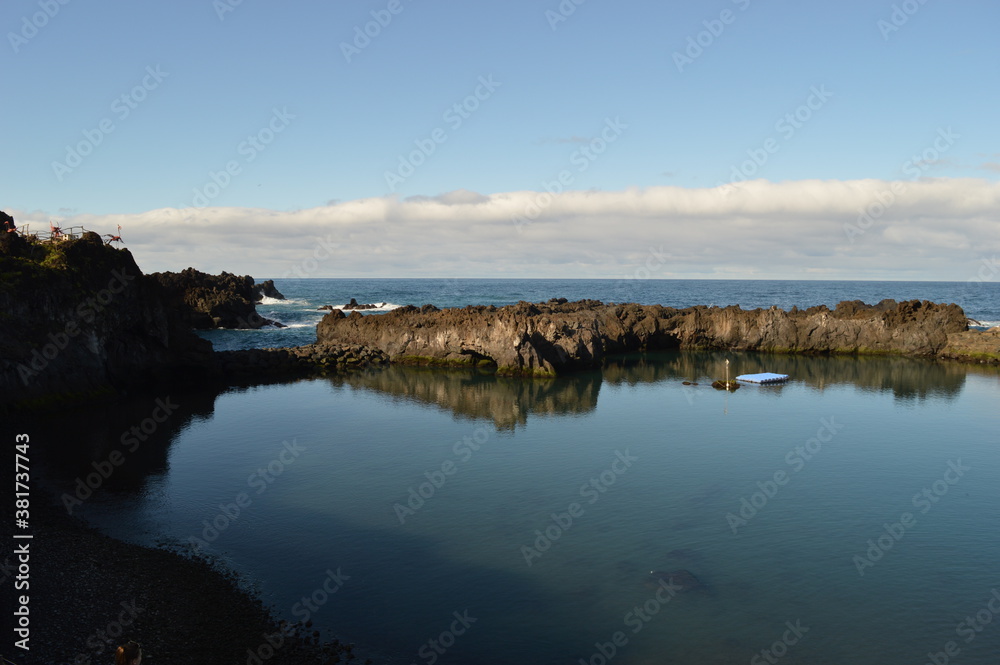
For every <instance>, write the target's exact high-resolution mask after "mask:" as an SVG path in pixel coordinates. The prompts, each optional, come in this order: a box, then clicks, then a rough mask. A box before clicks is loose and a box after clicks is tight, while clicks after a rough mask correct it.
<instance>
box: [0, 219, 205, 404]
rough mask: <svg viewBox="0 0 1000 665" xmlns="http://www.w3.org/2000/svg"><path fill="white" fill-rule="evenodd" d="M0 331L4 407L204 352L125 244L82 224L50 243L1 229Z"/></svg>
mask: <svg viewBox="0 0 1000 665" xmlns="http://www.w3.org/2000/svg"><path fill="white" fill-rule="evenodd" d="M0 338H2V339H3V341H4V343H3V347H2V349H0V390H2V391H3V394H4V399H5V405H6V406H11V405H16V404H18V403H28V402H32V401H37V400H39V399H49V398H53V397H54V396H56V395H62V396H63V398H64V399H71V400H74V401H75V400H78V399H86V398H88V397H91V396H94V395H96V394H100V393H107V392H109V391H113V390H116V389H119V388H122V387H126V386H130V385H134V384H137V383H141V382H144V381H148V380H156V379H157V377H162V375H163V374H164V373H165V372H170V371H174V370H181V371H185V370H186V369H187V368H192V367H199V366H202V365H204V363H205V362H206V361H207V360H208V359H209V358H210V356H211V350H212V345H211V344H210V343H209V342H207V341H205V340H203V339H201V338H199V337H197V336H196V335H195V334H193V333H192V332H190V330H188V329H187V328H185V327H183V326H182V325H179V323H178V321H177V320H176V319H174V318H173V317H171V316H170V312H169V310H168V308H167V307H166V306H165V305H164V300H163V295H162V292H161V289H160V286H159V284H157V283H156V282H155V281H153V280H150V279H148V278H147V277H146V276H145V275H143V274H142V272H141V271H140V270H139V267H138V266H137V265H136V263H135V260H134V259H133V257H132V254H131V253H130V252H129V251H128V250H127V249H116V248H113V247H108V246H105V244H104V243H103V241H102V240H101V238H100V236H98V235H97V234H96V233H89V232H88V233H85V234H83V236H82V237H81V238H80V239H78V240H67V241H63V242H59V243H51V244H40V243H30V242H28V241H26V240H25V239H24V238H22V237H20V236H19V235H17V234H14V233H4V234H2V236H0Z"/></svg>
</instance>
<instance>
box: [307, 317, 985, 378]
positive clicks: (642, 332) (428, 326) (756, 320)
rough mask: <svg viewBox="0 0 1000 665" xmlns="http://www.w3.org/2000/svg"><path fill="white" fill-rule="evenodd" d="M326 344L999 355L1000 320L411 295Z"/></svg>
mask: <svg viewBox="0 0 1000 665" xmlns="http://www.w3.org/2000/svg"><path fill="white" fill-rule="evenodd" d="M316 334H317V341H318V343H319V344H356V345H363V346H368V347H371V348H375V349H378V350H380V351H382V352H383V353H384V354H385V355H386V356H388V358H389V362H391V363H398V364H413V365H430V366H450V367H488V368H491V369H492V370H494V371H496V372H497V373H498V374H502V375H510V376H536V377H551V376H556V375H558V374H561V373H563V372H566V371H572V370H576V369H586V368H594V367H598V366H600V365H601V363H602V362H603V361H604V359H605V358H606V357H607V356H609V355H611V354H620V353H630V352H637V351H657V350H668V349H678V350H685V349H702V350H727V351H763V352H770V353H804V354H856V355H866V354H897V355H906V356H917V357H928V358H955V359H961V360H970V361H974V362H991V363H995V362H1000V337H998V336H997V334H996V331H995V330H994V331H987V332H978V331H970V330H969V327H968V319H967V318H966V316H965V312H964V311H963V310H962V308H961V307H959V306H958V305H954V304H950V305H945V304H937V303H932V302H928V301H919V300H911V301H906V302H896V301H895V300H884V301H882V302H880V303H878V304H876V305H867V304H865V303H862V302H859V301H850V302H846V301H845V302H841V303H840V304H838V305H837V307H836V308H835V309H832V310H831V309H830V308H828V307H826V306H818V307H811V308H809V309H806V310H799V309H798V308H795V307H793V308H792V309H791V310H789V311H785V310H781V309H778V308H777V307H771V308H770V309H755V310H744V309H741V308H740V307H738V306H730V307H704V306H698V307H689V308H686V309H676V308H672V307H662V306H660V305H637V304H614V303H611V304H605V303H603V302H600V301H596V300H582V301H578V302H567V301H566V299H564V298H561V299H553V300H550V301H548V302H545V303H528V302H520V303H517V304H516V305H508V306H505V307H495V306H468V307H463V308H453V309H444V310H442V309H438V308H437V307H434V306H433V305H425V306H423V307H421V308H417V307H413V306H407V307H401V308H399V309H396V310H394V311H391V312H388V313H386V314H381V315H378V316H363V315H361V314H359V313H357V312H352V313H351V314H350V316H347V315H345V314H344V313H343V312H340V311H334V312H331V313H330V314H327V315H326V316H324V317H323V320H322V321H320V323H319V325H318V326H317V330H316Z"/></svg>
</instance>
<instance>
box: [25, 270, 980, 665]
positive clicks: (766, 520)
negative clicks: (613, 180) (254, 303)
mask: <svg viewBox="0 0 1000 665" xmlns="http://www.w3.org/2000/svg"><path fill="white" fill-rule="evenodd" d="M319 281H322V282H325V280H319ZM559 284H561V285H562V287H561V288H559V289H553V290H551V291H546V290H545V289H544V287H545V286H546V284H541V285H539V284H538V283H535V284H534V286H531V287H530V288H529V286H530V283H525V284H518V285H514V284H510V283H504V284H498V283H492V284H487V285H485V286H482V285H477V286H472V285H465V286H464V287H463V288H467V289H468V293H469V294H470V295H467V296H464V298H467V299H469V300H470V301H474V298H476V297H483V299H484V300H486V297H485V293H486V291H485V290H486V289H487V288H488V289H489V290H490V293H492V294H493V295H492V296H490V298H492V300H490V302H496V303H497V304H502V302H505V301H509V300H510V299H512V298H513V299H515V300H516V299H521V298H522V297H523V298H524V299H526V300H538V299H545V298H547V297H549V296H561V297H569V298H577V297H585V296H597V297H601V296H603V298H604V299H606V300H613V299H614V298H612V297H610V295H608V294H606V293H605V294H602V293H586V292H584V291H585V289H583V288H582V285H581V283H579V282H559ZM857 284H858V285H859V286H857V287H856V290H854V291H852V290H850V289H849V288H848V289H844V292H843V296H841V295H836V296H834V297H833V298H828V295H833V291H832V290H831V291H829V293H827V291H825V289H827V288H828V285H825V284H824V286H823V287H822V288H818V287H813V290H810V287H809V285H808V284H805V283H795V284H787V283H786V284H785V285H784V286H781V287H780V289H779V290H778V291H775V292H774V294H773V295H771V296H758V297H756V299H755V298H754V297H753V296H752V289H750V288H749V287H746V286H745V285H744V286H742V287H741V286H739V285H737V284H736V283H733V284H731V285H728V286H726V287H723V288H719V289H718V290H715V291H712V290H711V288H710V287H711V285H705V286H704V287H698V288H705V289H707V290H706V291H704V292H701V293H700V295H704V296H707V297H705V298H704V301H707V302H715V303H716V304H720V305H722V304H730V303H729V300H730V299H731V298H732V297H734V296H733V294H734V293H736V294H738V296H739V298H740V300H741V302H740V303H739V304H742V305H745V306H753V305H758V304H759V305H762V306H763V305H765V304H766V303H768V302H769V301H773V300H777V302H776V304H779V305H785V304H787V305H789V306H790V305H792V304H798V305H800V306H805V305H810V304H818V303H827V304H833V303H834V302H836V300H839V299H843V298H851V297H853V296H855V295H857V296H858V297H859V298H861V299H868V300H874V299H881V297H895V298H897V299H900V300H901V299H904V298H907V297H911V296H910V293H911V292H909V291H907V288H909V287H900V288H899V289H897V290H896V291H892V290H891V289H889V288H888V287H885V289H884V290H883V287H873V286H871V285H867V286H866V283H857ZM307 286H308V288H311V289H315V290H316V291H315V292H314V293H313V295H307V291H308V289H307V288H306V287H301V288H299V287H298V285H293V284H291V283H289V284H284V283H279V284H278V288H279V289H281V290H283V291H286V295H288V296H289V297H290V298H292V299H299V300H302V301H307V302H309V303H310V304H315V303H316V302H319V301H321V300H323V299H327V300H330V302H329V303H328V304H337V303H338V302H339V303H341V304H342V303H343V302H345V301H346V300H349V299H350V298H351V297H355V298H357V299H358V301H359V302H389V303H391V304H404V303H407V302H414V303H421V301H427V302H435V303H436V304H437V303H441V304H449V301H445V300H443V299H440V298H439V299H434V298H428V297H427V296H428V295H429V294H428V293H427V292H426V291H424V292H420V293H417V294H416V296H414V297H410V298H408V297H405V293H404V291H405V288H411V287H405V288H404V285H402V284H397V285H396V287H394V288H395V289H396V290H393V289H392V288H389V287H387V286H385V285H384V284H382V285H371V284H369V285H367V286H366V287H365V288H367V289H369V290H367V291H366V290H364V289H363V288H362V286H363V283H361V282H358V283H355V284H352V285H351V288H340V289H338V290H336V291H333V290H330V289H329V283H327V284H319V283H316V284H309V285H307ZM341 286H343V285H341ZM576 286H580V288H579V290H578V291H574V290H573V288H571V287H576ZM689 286H690V285H689ZM776 288H778V287H776ZM914 288H915V287H914ZM935 288H937V287H933V286H931V287H928V289H926V290H925V291H924V292H922V293H920V294H917V293H915V292H914V293H913V295H912V297H927V298H929V299H938V300H942V299H944V300H948V301H959V300H960V299H961V298H962V297H963V296H962V293H960V292H958V291H953V292H952V295H951V296H950V297H949V296H947V295H946V294H947V288H946V287H940V288H941V289H942V290H941V291H940V292H935V291H934V289H935ZM960 288H964V287H960ZM477 289H478V290H477ZM532 289H534V290H532ZM727 289H730V290H727ZM740 289H742V290H740ZM795 289H802V291H801V294H800V295H799V298H801V299H799V300H793V299H791V298H793V296H794V294H796V293H799V292H798V291H795ZM865 289H867V290H865ZM598 290H599V289H598ZM901 291H903V293H901ZM928 291H930V292H928ZM543 292H544V293H543ZM672 292H673V293H675V294H676V293H677V291H676V289H673V290H672ZM320 293H322V294H323V295H319V294H320ZM414 293H416V292H414ZM936 293H940V294H941V295H943V296H944V297H936V296H935V294H936ZM474 294H478V295H474ZM782 294H784V296H782ZM789 294H793V295H789ZM864 294H869V295H870V297H868V298H865V297H863V296H864ZM695 295H698V293H696V294H695ZM695 295H691V293H685V294H682V295H675V296H673V297H674V298H675V300H674V301H673V303H674V304H676V305H677V306H681V305H685V304H694V303H693V302H691V301H689V300H686V299H687V298H694V297H695ZM785 296H787V298H789V299H780V298H782V297H785ZM664 299H666V298H664ZM450 302H452V303H454V304H460V303H462V302H465V300H463V299H462V298H459V297H458V296H456V297H455V300H453V301H450ZM970 302H979V301H973V300H971V299H970V298H969V297H966V299H965V300H964V303H965V306H966V307H967V311H968V313H969V315H970V316H976V315H978V317H979V318H980V320H982V319H983V318H987V319H988V318H989V316H993V317H994V320H995V319H996V318H997V317H996V314H995V310H991V309H990V306H991V305H990V304H989V302H987V301H985V300H984V301H983V302H982V303H981V304H977V305H974V307H969V303H970ZM992 302H995V300H994V301H992ZM320 304H326V303H322V302H320ZM668 304H670V303H669V302H668ZM286 306H287V305H286ZM278 307H280V305H275V309H276V311H277V308H278ZM234 334H238V333H234ZM248 335H249V334H248ZM727 359H728V360H729V361H730V371H731V372H732V373H733V374H741V373H753V372H759V371H774V372H778V373H783V374H788V375H790V377H791V380H790V381H789V382H788V383H787V384H785V385H780V386H757V385H748V386H745V387H743V388H741V389H739V390H738V391H736V392H734V393H727V392H719V391H716V390H714V389H712V388H711V387H710V386H709V385H708V384H710V383H711V381H712V379H715V378H720V377H721V376H723V374H724V372H725V368H726V365H725V361H726V360H727ZM998 378H1000V376H998V372H997V371H996V370H995V369H990V368H985V367H978V366H967V365H961V364H956V363H942V362H934V361H925V360H917V359H907V358H873V357H861V358H851V357H846V358H839V357H838V358H808V357H800V356H781V355H769V354H741V353H729V354H724V353H712V352H697V353H696V352H672V353H662V354H649V355H634V356H628V357H624V358H620V359H616V360H614V361H613V362H610V363H609V364H608V365H607V366H606V367H604V368H602V369H600V370H594V371H590V372H583V373H579V374H574V375H571V376H566V377H560V378H557V379H552V380H521V379H510V378H501V377H494V376H491V375H482V374H475V373H471V372H452V371H435V370H422V369H414V368H399V367H389V368H385V369H378V370H376V369H373V370H369V371H363V372H359V373H357V374H353V375H349V376H341V377H333V378H326V379H314V380H305V381H297V382H293V383H286V384H278V385H270V386H261V387H255V388H250V389H234V390H229V391H226V392H223V393H221V394H215V393H212V392H197V393H189V394H174V395H169V396H167V397H169V399H170V400H172V403H175V404H176V405H177V407H176V409H175V411H174V413H173V414H172V415H171V416H170V417H169V418H168V419H167V420H166V421H165V422H164V423H162V424H159V425H158V426H157V427H156V428H155V430H154V431H152V432H151V433H148V435H144V437H145V438H144V440H142V441H141V442H140V444H139V445H137V446H135V450H134V451H133V452H131V453H129V454H128V455H127V459H126V464H125V465H123V466H122V467H121V468H120V469H117V470H116V471H115V473H114V474H113V475H112V476H111V478H109V479H108V480H107V481H106V482H104V483H103V484H102V486H101V487H100V488H99V489H98V491H96V492H95V494H94V496H93V497H90V498H88V499H86V500H85V501H83V503H82V504H80V505H75V504H74V506H73V507H74V513H75V514H80V515H83V516H84V517H85V518H86V519H87V520H89V521H91V522H92V523H93V524H95V525H96V526H98V527H99V528H101V529H102V530H104V531H106V532H108V533H110V534H112V535H115V536H117V537H121V538H125V539H128V540H132V541H135V542H142V543H147V544H149V543H163V544H171V545H173V546H176V547H179V548H180V549H182V550H185V549H187V550H192V549H197V550H198V551H200V552H202V553H205V554H208V555H209V556H211V557H213V558H215V559H216V560H218V561H220V562H221V563H222V564H223V565H226V566H228V567H230V568H231V569H233V570H235V571H237V572H238V573H240V574H241V575H242V576H243V578H244V579H245V580H247V581H248V583H250V584H252V585H254V586H255V588H256V589H257V590H258V592H259V593H260V594H261V596H262V597H263V598H264V600H265V602H267V603H268V604H269V605H270V606H272V607H273V608H274V610H275V612H276V613H277V614H278V615H280V616H282V617H284V618H287V619H289V620H291V621H299V620H305V619H308V620H310V621H312V623H313V626H314V627H315V628H316V629H319V630H322V631H324V632H325V634H327V635H336V636H338V637H340V638H341V639H346V640H348V641H351V642H355V643H357V644H358V645H359V646H363V647H367V648H370V649H375V650H377V651H379V652H380V653H381V654H383V655H384V658H385V660H387V661H389V662H394V663H395V662H398V663H428V664H432V663H489V664H492V663H546V664H547V663H567V664H572V663H579V662H581V661H582V662H584V663H592V664H594V665H600V664H601V663H610V662H614V663H635V664H645V663H683V664H688V663H690V664H712V663H737V662H758V663H759V662H769V661H768V660H767V658H771V659H773V660H776V661H778V662H782V663H790V664H791V663H817V664H827V663H830V664H832V663H858V664H869V663H870V664H872V665H875V664H879V665H896V664H899V665H903V664H909V663H917V664H920V663H926V662H932V660H931V656H929V654H931V655H933V657H935V658H938V661H939V662H942V661H941V658H943V657H944V654H946V653H947V652H948V651H949V650H950V651H951V653H955V650H956V649H957V650H958V655H957V656H956V655H951V656H948V657H949V659H951V662H961V663H983V664H986V663H995V662H996V654H997V653H1000V617H997V616H995V614H994V613H995V611H996V610H997V609H1000V601H996V600H992V599H993V598H994V597H995V595H994V594H997V595H1000V578H998V577H997V573H996V561H997V558H996V552H997V551H1000V549H998V548H1000V512H998V511H997V509H996V506H997V505H998V502H1000V451H998V449H997V443H998V437H997V426H998V424H1000V412H998V409H997V404H998V398H1000V381H998ZM159 397H160V399H163V397H165V396H159ZM154 404H155V402H154V400H153V399H152V398H146V397H135V398H134V399H132V400H129V401H126V402H124V403H122V404H120V405H117V406H116V407H115V408H114V409H107V410H103V411H102V410H97V411H95V410H90V411H87V412H80V413H75V414H74V413H70V414H66V418H65V419H64V421H63V422H62V423H56V422H54V421H53V420H52V419H46V420H40V421H38V422H34V423H27V424H25V425H24V426H25V427H31V428H32V431H33V432H37V434H38V436H39V438H43V437H44V438H45V439H46V440H49V441H54V442H60V441H61V442H63V444H64V445H63V446H62V447H61V448H62V449H61V450H60V449H59V447H58V446H57V447H54V448H52V449H48V452H47V453H46V454H45V456H44V457H43V458H41V459H40V460H39V461H38V463H39V464H40V465H41V467H42V468H43V469H44V473H45V474H46V478H47V480H46V482H47V483H48V484H49V485H50V487H51V488H52V489H53V490H54V491H55V492H56V496H59V494H60V493H61V492H65V493H68V494H69V495H72V492H73V488H74V486H75V482H76V478H77V477H79V476H80V475H81V474H84V473H85V472H86V471H88V470H89V468H90V464H91V462H92V461H95V460H101V459H103V458H106V457H107V455H108V451H109V450H111V449H112V448H114V447H119V446H120V443H119V441H120V438H121V435H122V434H123V433H124V432H127V431H129V426H130V425H134V424H136V423H141V422H143V421H144V419H145V418H148V416H149V415H150V412H151V410H152V409H153V407H154ZM80 432H87V434H86V435H81V434H80ZM81 436H82V438H81ZM33 437H34V434H33ZM653 570H657V571H665V572H667V573H670V572H675V571H688V572H689V573H690V574H691V575H693V576H695V578H697V580H699V582H700V586H698V588H693V589H687V590H677V589H674V588H673V587H672V586H671V585H670V584H660V583H659V582H660V580H659V579H658V578H656V577H654V576H651V575H650V572H651V571H653ZM332 580H337V582H336V583H334V582H332ZM333 589H336V591H335V592H331V591H332V590H333ZM256 646H257V645H248V648H250V647H256ZM765 650H766V652H767V653H766V654H764V652H765ZM937 654H942V655H941V656H940V657H939V656H937ZM757 655H759V656H760V657H759V658H757V660H753V659H754V657H755V656H757Z"/></svg>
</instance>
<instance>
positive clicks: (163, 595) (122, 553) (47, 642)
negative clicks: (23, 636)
mask: <svg viewBox="0 0 1000 665" xmlns="http://www.w3.org/2000/svg"><path fill="white" fill-rule="evenodd" d="M32 499H33V500H32V510H31V514H32V515H31V516H32V533H33V536H34V537H33V539H32V540H31V541H30V542H31V546H30V549H31V559H30V565H31V571H30V590H29V591H30V613H31V636H30V643H29V644H30V650H29V651H24V650H22V649H18V648H15V647H13V645H12V642H13V640H9V639H7V637H8V636H9V635H10V632H9V631H4V632H5V639H4V642H3V644H0V655H2V656H3V657H4V658H5V659H7V660H8V661H11V662H13V663H16V664H17V665H35V664H37V665H62V664H72V665H89V664H91V663H93V664H110V663H113V662H114V656H113V653H114V648H115V646H116V645H117V644H120V643H122V642H125V641H127V640H129V639H134V640H136V641H137V642H139V643H140V644H141V645H142V646H143V651H144V657H143V663H149V664H150V665H155V664H156V663H163V664H164V665H165V664H167V663H170V664H172V665H173V664H179V663H185V664H200V663H205V664H206V665H208V664H209V663H211V664H213V665H219V664H230V663H231V664H237V663H238V664H243V663H249V664H251V665H261V663H267V664H268V665H281V664H285V663H289V664H290V663H297V664H300V665H301V664H304V663H305V664H308V663H357V664H361V663H372V662H373V661H372V660H370V659H368V658H366V657H364V656H362V655H361V654H360V653H357V652H356V651H355V649H354V646H353V645H350V644H345V643H343V642H340V641H338V640H335V639H331V640H329V641H328V642H323V641H321V639H320V634H319V633H318V632H315V631H314V630H313V629H312V627H311V626H306V627H304V628H302V629H300V630H299V631H298V632H297V633H296V634H293V635H292V636H291V637H281V638H279V637H278V635H280V631H281V628H282V625H281V624H280V623H279V621H278V620H276V619H275V617H274V616H273V615H272V614H271V613H270V612H269V611H268V610H267V608H265V607H264V606H263V604H262V603H261V602H260V601H259V599H257V598H256V597H255V596H254V595H253V594H252V593H250V592H248V591H247V590H246V589H244V588H242V587H241V585H240V584H239V580H237V579H236V578H235V577H234V576H233V575H231V574H227V573H225V572H220V571H219V570H218V569H216V568H215V567H213V566H212V565H211V564H210V563H208V562H207V561H202V560H198V559H192V558H188V557H185V556H182V555H180V554H177V553H175V552H171V551H168V550H166V549H152V548H147V547H141V546H139V545H134V544H130V543H123V542H121V541H118V540H115V539H113V538H109V537H107V536H105V535H103V534H101V533H98V532H97V531H95V530H94V529H91V528H89V527H87V526H86V525H84V524H82V523H81V522H79V521H78V520H76V519H75V518H72V517H70V516H68V515H67V514H66V513H65V512H64V511H63V510H62V509H61V507H59V506H55V505H52V504H46V503H44V501H43V497H42V496H41V495H40V493H33V497H32ZM0 512H3V513H4V514H3V515H2V517H3V521H4V523H10V520H11V519H12V517H13V515H9V514H7V513H8V512H9V511H6V510H3V511H0ZM15 560H16V558H15V557H14V556H13V544H12V539H9V538H5V539H3V545H2V547H0V562H3V563H4V564H5V566H6V565H7V562H8V561H15ZM8 570H9V569H8ZM8 585H11V586H12V584H11V580H10V579H8V580H6V581H5V582H4V586H5V587H7V586H8ZM4 595H5V596H7V593H6V591H5V593H4ZM11 595H13V594H11ZM13 600H14V599H13V598H11V599H10V600H9V601H8V600H7V599H5V600H4V608H3V610H4V614H5V615H7V616H6V617H5V619H7V617H10V616H12V614H11V613H12V612H13V611H14V608H8V605H9V604H10V603H12V601H13ZM8 620H9V619H8ZM5 622H6V621H5ZM288 632H291V631H288ZM267 636H271V638H272V639H271V641H272V643H279V640H280V645H279V646H278V647H277V648H270V645H268V644H267ZM262 647H263V648H262ZM248 650H251V651H253V652H257V653H258V654H260V656H264V657H266V658H262V659H261V660H260V661H258V660H255V659H254V658H252V657H251V654H250V653H248ZM269 653H271V654H273V655H270V657H267V656H268V655H269Z"/></svg>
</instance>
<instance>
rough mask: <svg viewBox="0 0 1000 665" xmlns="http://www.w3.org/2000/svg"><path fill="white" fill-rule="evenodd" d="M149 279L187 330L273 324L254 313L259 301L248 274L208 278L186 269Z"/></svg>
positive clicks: (221, 275) (163, 273)
mask: <svg viewBox="0 0 1000 665" xmlns="http://www.w3.org/2000/svg"><path fill="white" fill-rule="evenodd" d="M150 277H151V278H153V279H155V280H156V281H158V282H159V283H160V286H162V287H163V293H164V297H165V298H166V300H167V304H168V306H169V307H170V308H171V310H172V311H173V312H175V314H176V316H178V317H179V318H180V320H181V321H182V322H183V323H184V324H185V325H187V326H188V327H191V328H198V329H203V330H206V329H211V328H251V329H257V328H261V327H263V326H266V325H273V324H274V322H273V321H271V320H270V319H265V318H264V317H262V316H261V315H259V314H258V313H257V308H256V306H255V305H254V303H255V302H257V301H258V300H259V298H258V297H257V293H256V291H255V288H254V281H253V277H250V276H249V275H233V274H232V273H228V272H223V273H221V274H219V275H209V274H207V273H203V272H201V271H198V270H195V269H194V268H187V269H186V270H183V271H181V272H158V273H152V274H151V275H150ZM265 283H266V282H265ZM272 287H273V284H272ZM275 293H277V292H276V291H275ZM279 295H280V294H279Z"/></svg>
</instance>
